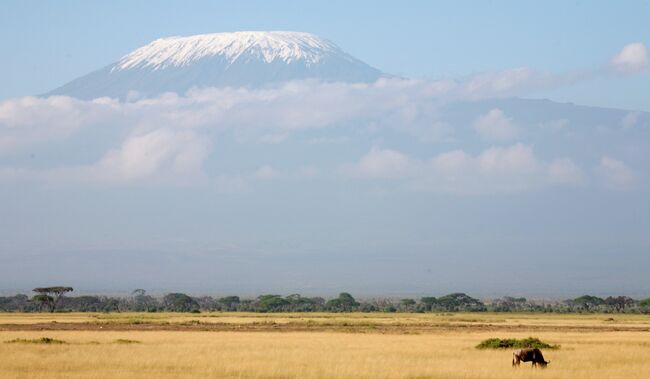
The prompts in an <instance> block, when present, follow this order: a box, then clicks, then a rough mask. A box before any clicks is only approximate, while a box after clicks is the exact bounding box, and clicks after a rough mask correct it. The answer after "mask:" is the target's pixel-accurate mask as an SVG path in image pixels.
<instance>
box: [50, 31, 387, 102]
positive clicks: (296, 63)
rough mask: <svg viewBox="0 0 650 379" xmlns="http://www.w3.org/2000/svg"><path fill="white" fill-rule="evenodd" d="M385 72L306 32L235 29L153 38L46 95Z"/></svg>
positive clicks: (367, 76) (356, 77) (122, 94)
mask: <svg viewBox="0 0 650 379" xmlns="http://www.w3.org/2000/svg"><path fill="white" fill-rule="evenodd" d="M382 76H384V74H383V73H382V72H381V71H379V70H377V69H376V68H373V67H371V66H369V65H367V64H366V63H364V62H362V61H360V60H358V59H356V58H354V57H353V56H351V55H349V54H348V53H346V52H344V51H343V50H342V49H341V48H339V47H338V46H336V45H335V44H334V43H332V42H330V41H328V40H325V39H322V38H320V37H318V36H315V35H313V34H309V33H299V32H281V31H276V32H233V33H214V34H201V35H195V36H188V37H168V38H161V39H157V40H155V41H153V42H151V43H149V44H147V45H145V46H143V47H140V48H138V49H136V50H134V51H132V52H131V53H128V54H126V55H125V56H123V57H122V58H121V59H119V60H118V61H117V62H116V63H113V64H111V65H109V66H107V67H105V68H103V69H100V70H97V71H95V72H91V73H90V74H88V75H85V76H82V77H80V78H78V79H75V80H73V81H72V82H70V83H67V84H65V85H63V86H62V87H59V88H57V89H55V90H53V91H51V92H50V93H48V95H67V96H74V97H79V98H83V99H92V98H96V97H102V96H110V97H117V98H126V97H127V95H128V94H129V93H132V92H133V91H134V92H137V93H139V94H141V95H144V96H150V95H156V94H158V93H162V92H177V93H184V92H185V91H187V90H189V89H190V88H193V87H261V86H267V85H272V84H276V83H282V82H287V81H292V80H304V79H315V80H321V81H326V82H374V81H375V80H377V79H378V78H380V77H382Z"/></svg>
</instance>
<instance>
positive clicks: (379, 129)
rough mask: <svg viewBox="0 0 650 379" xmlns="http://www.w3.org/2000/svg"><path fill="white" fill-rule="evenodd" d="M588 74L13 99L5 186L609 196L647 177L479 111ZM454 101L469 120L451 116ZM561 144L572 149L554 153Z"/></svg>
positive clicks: (3, 127) (6, 129)
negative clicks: (273, 186)
mask: <svg viewBox="0 0 650 379" xmlns="http://www.w3.org/2000/svg"><path fill="white" fill-rule="evenodd" d="M610 66H611V68H612V70H613V71H615V72H618V73H627V74H632V73H644V72H646V71H647V69H648V66H649V58H648V53H647V49H646V48H645V46H644V45H643V44H641V43H632V44H629V45H627V46H625V47H624V48H623V49H622V50H621V51H620V52H619V53H618V54H617V55H616V56H614V57H613V58H612V60H611V62H610ZM594 72H595V71H594ZM592 74H593V72H592V73H590V74H588V75H592ZM585 75H587V74H584V73H582V74H575V73H569V74H561V75H556V74H551V73H545V72H539V71H535V70H531V69H528V68H516V69H512V70H504V71H501V72H492V73H482V74H477V75H472V76H470V77H467V78H465V79H463V80H458V81H454V80H435V81H431V80H405V79H382V80H379V81H377V82H376V83H373V84H345V83H320V82H315V81H299V82H290V83H287V84H285V85H283V86H280V87H275V88H266V89H255V90H253V89H245V88H239V89H234V88H197V89H192V90H190V91H188V92H187V93H185V94H175V93H165V94H162V95H160V96H158V97H154V98H139V97H138V94H135V93H134V94H132V95H131V96H129V98H128V100H126V101H123V102H122V101H118V100H116V99H110V98H98V99H94V100H91V101H83V100H79V99H75V98H70V97H64V96H51V97H45V98H39V97H23V98H17V99H10V100H6V101H3V102H0V184H2V183H8V182H16V181H24V180H31V181H37V182H41V183H44V184H48V185H49V184H55V185H62V184H63V185H64V184H68V185H70V184H72V185H74V184H84V185H111V186H124V185H142V184H145V185H151V184H154V185H208V186H213V187H215V188H221V189H231V190H237V189H246V188H250V187H251V183H253V182H261V181H274V180H282V179H286V178H313V177H316V176H328V177H329V178H330V179H331V180H339V179H340V178H341V177H342V176H343V177H345V178H347V179H346V180H350V179H354V180H365V181H368V180H371V181H372V180H383V181H390V182H398V183H400V185H401V188H408V189H412V190H421V191H439V192H453V193H464V194H470V193H492V192H513V191H526V190H531V189H537V188H543V187H552V186H567V187H575V186H584V185H588V184H589V183H591V182H592V181H600V182H601V183H603V184H604V186H603V187H605V188H608V189H612V190H621V189H625V190H631V189H635V188H637V187H638V186H639V185H640V184H641V183H642V181H643V180H642V176H643V173H642V172H639V170H638V169H635V168H634V167H633V166H630V164H629V162H626V160H627V158H626V157H625V156H623V157H621V156H616V157H614V156H610V154H609V153H608V152H607V151H604V150H603V151H598V152H597V153H598V154H599V155H597V156H598V158H594V156H595V155H596V154H591V157H590V158H589V157H588V158H589V159H591V160H588V159H587V158H585V156H586V155H585V154H582V155H581V156H580V157H575V156H572V155H573V154H574V151H580V150H583V149H582V146H583V143H589V140H588V139H589V138H599V137H598V136H596V134H595V132H593V131H591V130H587V131H584V130H578V129H576V128H575V126H574V125H573V124H572V121H570V120H569V119H568V118H567V117H566V115H558V116H557V117H555V116H553V115H549V117H550V118H549V119H542V118H540V119H539V120H536V121H534V122H531V121H530V120H527V119H526V117H522V116H521V112H519V113H518V114H515V113H517V112H516V109H515V113H512V111H510V110H508V109H504V108H502V107H500V106H490V107H482V106H481V104H483V103H482V101H485V100H486V99H495V98H501V99H504V98H508V97H509V96H513V95H521V94H525V93H528V92H529V91H536V90H539V89H543V88H548V87H549V86H551V87H552V86H557V85H561V84H563V83H564V84H566V83H571V82H573V81H575V80H581V78H584V77H585ZM458 104H461V105H460V106H457V105H458ZM454 106H457V107H460V108H459V109H462V112H458V111H453V109H454ZM533 111H534V110H533ZM454 112H456V113H454ZM533 113H535V111H534V112H533ZM458 114H460V115H458ZM617 117H618V118H617V121H616V125H611V127H612V128H614V127H617V128H619V129H622V130H628V131H629V132H637V131H639V130H641V129H642V128H639V127H638V126H639V125H640V124H643V120H644V117H645V116H644V114H643V113H641V112H627V113H625V114H623V115H621V116H617ZM600 127H601V129H602V127H603V126H600ZM604 127H609V126H604ZM558 130H562V131H564V132H566V133H565V134H566V136H564V137H562V138H565V139H566V138H569V137H567V136H573V138H575V136H581V138H586V139H587V140H584V141H575V140H571V141H569V140H568V139H567V140H566V141H560V140H557V138H558V134H557V131H558ZM569 132H570V133H569ZM580 133H582V134H580ZM590 133H591V134H590ZM617 133H619V134H620V135H622V136H623V132H622V131H619V132H617ZM553 138H555V140H554V139H553ZM558 143H559V145H562V144H564V145H566V144H569V143H570V144H573V145H570V146H569V145H566V146H569V147H571V148H567V149H565V150H564V151H558V150H557V149H556V148H555V145H556V144H558ZM285 145H287V146H292V148H291V149H289V150H292V149H293V150H292V151H300V152H301V153H299V154H302V155H296V156H294V157H293V159H292V160H289V163H287V160H286V159H285V162H274V161H273V159H274V158H273V157H274V156H275V155H274V154H275V153H274V154H271V153H265V151H269V152H270V151H274V150H273V149H274V146H285ZM326 149H331V150H329V151H328V150H326ZM572 149H573V150H572ZM244 151H245V152H244ZM312 152H313V154H312ZM316 152H320V153H316ZM276 153H277V151H276ZM296 154H298V153H296ZM317 154H320V156H318V157H317V156H316V155H317ZM305 158H307V159H305ZM303 160H304V161H303ZM309 160H311V161H312V162H309ZM283 165H284V166H283ZM583 167H596V168H594V169H592V170H584V169H583ZM592 177H593V178H592Z"/></svg>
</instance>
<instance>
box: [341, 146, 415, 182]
mask: <svg viewBox="0 0 650 379" xmlns="http://www.w3.org/2000/svg"><path fill="white" fill-rule="evenodd" d="M411 169H412V167H411V162H410V160H409V158H408V157H407V156H406V155H404V154H402V153H400V152H398V151H395V150H390V149H379V148H376V147H374V148H372V150H370V151H369V152H368V153H367V154H366V155H364V156H363V157H361V159H360V160H359V162H358V163H356V164H353V165H346V166H344V167H343V169H342V170H343V172H344V173H345V174H347V175H352V176H360V177H367V178H395V177H403V176H406V175H408V174H409V171H410V170H411Z"/></svg>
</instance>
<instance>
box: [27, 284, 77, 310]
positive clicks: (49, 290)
mask: <svg viewBox="0 0 650 379" xmlns="http://www.w3.org/2000/svg"><path fill="white" fill-rule="evenodd" d="M32 291H34V292H36V293H37V295H34V297H33V298H32V300H34V301H36V302H39V303H40V304H41V309H43V306H46V307H47V308H49V310H50V312H54V311H55V310H56V306H57V305H58V304H59V302H60V301H61V298H63V295H64V294H65V293H66V292H72V291H73V289H72V287H62V286H59V287H39V288H34V289H33V290H32Z"/></svg>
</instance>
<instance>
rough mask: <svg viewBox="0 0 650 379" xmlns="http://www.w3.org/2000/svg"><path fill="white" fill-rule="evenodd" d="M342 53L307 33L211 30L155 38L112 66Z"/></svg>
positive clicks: (313, 59)
mask: <svg viewBox="0 0 650 379" xmlns="http://www.w3.org/2000/svg"><path fill="white" fill-rule="evenodd" d="M341 53H342V52H341V51H340V49H339V48H338V47H337V46H336V45H334V44H333V43H331V42H329V41H327V40H324V39H321V38H319V37H317V36H315V35H313V34H309V33H298V32H235V33H214V34H201V35H195V36H189V37H169V38H161V39H157V40H155V41H153V42H152V43H150V44H148V45H146V46H143V47H141V48H139V49H137V50H135V51H133V52H132V53H130V54H127V55H126V56H124V57H123V58H122V59H120V61H119V62H118V63H117V65H115V67H114V68H113V70H125V69H130V68H134V67H150V68H153V69H159V68H165V67H170V66H185V65H188V64H191V63H192V62H193V61H197V60H200V59H202V58H206V57H211V56H223V57H224V59H226V60H227V61H228V62H230V63H232V62H234V61H236V60H237V59H239V58H241V57H251V56H252V57H255V58H259V59H262V60H264V61H265V62H266V63H271V62H273V61H275V60H280V61H284V62H287V63H290V62H293V61H299V60H302V61H305V62H306V63H308V64H313V63H318V62H319V61H320V60H321V59H322V58H323V57H324V55H325V54H341Z"/></svg>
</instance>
